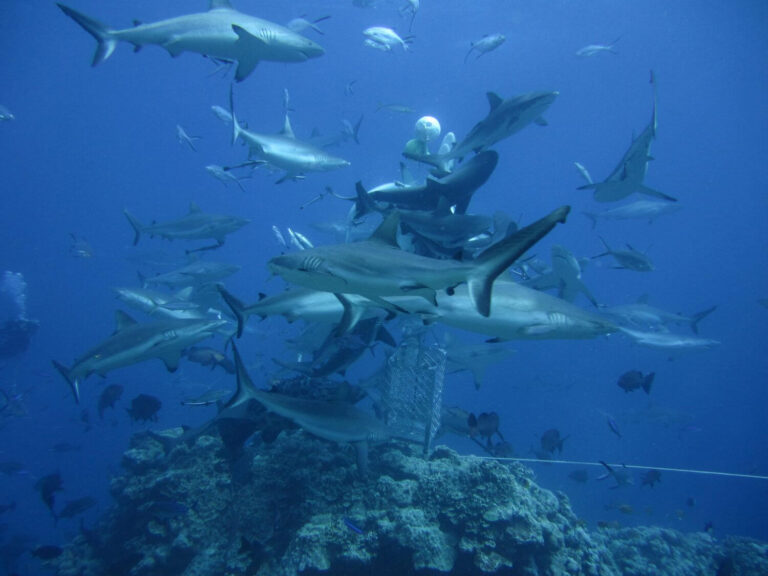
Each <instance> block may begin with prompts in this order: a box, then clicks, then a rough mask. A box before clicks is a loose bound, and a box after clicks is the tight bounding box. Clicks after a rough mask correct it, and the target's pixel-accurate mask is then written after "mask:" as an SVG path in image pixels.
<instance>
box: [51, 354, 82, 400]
mask: <svg viewBox="0 0 768 576" xmlns="http://www.w3.org/2000/svg"><path fill="white" fill-rule="evenodd" d="M52 363H53V367H54V368H56V370H58V371H59V374H61V375H62V376H63V377H64V380H66V381H67V384H69V388H70V389H71V390H72V395H73V396H74V397H75V402H77V403H78V404H80V382H79V381H78V379H77V378H73V377H72V371H71V370H70V369H69V368H67V367H66V366H64V364H60V363H58V362H56V360H52Z"/></svg>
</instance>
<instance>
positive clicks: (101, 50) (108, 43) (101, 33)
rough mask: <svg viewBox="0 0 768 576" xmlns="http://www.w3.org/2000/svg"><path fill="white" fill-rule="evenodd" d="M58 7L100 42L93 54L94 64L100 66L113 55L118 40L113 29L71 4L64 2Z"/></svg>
mask: <svg viewBox="0 0 768 576" xmlns="http://www.w3.org/2000/svg"><path fill="white" fill-rule="evenodd" d="M58 7H59V8H61V11H62V12H64V14H66V15H67V16H69V17H70V18H72V20H74V21H75V22H77V23H78V24H80V26H82V27H83V29H84V30H85V31H86V32H88V34H90V35H91V36H93V37H94V38H95V39H96V42H98V44H97V46H96V52H95V53H94V54H93V62H92V63H91V65H92V66H98V65H99V64H101V63H102V62H104V60H106V59H107V58H109V57H110V56H111V55H112V52H114V51H115V47H116V46H117V40H115V38H114V36H113V34H112V30H111V29H110V28H109V27H107V26H105V25H104V24H102V23H101V22H99V21H98V20H94V19H93V18H90V17H88V16H86V15H85V14H81V13H80V12H78V11H77V10H73V9H72V8H70V7H69V6H65V5H64V4H58Z"/></svg>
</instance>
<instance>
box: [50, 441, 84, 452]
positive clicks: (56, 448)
mask: <svg viewBox="0 0 768 576" xmlns="http://www.w3.org/2000/svg"><path fill="white" fill-rule="evenodd" d="M81 448H82V446H80V444H72V443H71V442H57V443H56V444H54V445H53V446H51V452H57V453H59V454H64V453H65V452H79V451H80V449H81Z"/></svg>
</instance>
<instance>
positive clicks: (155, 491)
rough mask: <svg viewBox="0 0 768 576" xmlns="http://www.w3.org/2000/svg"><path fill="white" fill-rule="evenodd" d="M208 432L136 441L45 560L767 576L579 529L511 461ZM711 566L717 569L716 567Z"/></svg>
mask: <svg viewBox="0 0 768 576" xmlns="http://www.w3.org/2000/svg"><path fill="white" fill-rule="evenodd" d="M228 454H229V452H228V451H227V450H226V448H225V446H224V445H223V443H222V442H221V440H220V439H219V438H218V437H217V436H206V435H200V436H197V437H196V438H194V439H193V440H191V441H188V442H187V441H180V440H178V439H174V438H173V437H172V435H171V436H169V435H166V436H159V435H155V434H142V435H137V436H135V437H134V438H133V440H132V445H131V447H130V449H129V450H128V451H127V452H126V453H125V455H124V458H123V465H124V468H125V470H126V473H125V474H124V475H123V476H121V477H118V478H115V479H114V480H113V482H112V493H113V496H114V498H115V501H116V503H115V506H114V507H113V508H112V510H111V511H110V512H109V513H108V514H107V515H106V516H105V517H104V518H103V519H102V520H101V522H100V523H99V526H98V527H97V528H96V529H93V530H89V531H83V533H81V534H80V535H79V536H77V537H76V538H75V540H74V541H73V542H72V543H71V544H70V545H69V546H67V547H66V548H65V550H64V553H63V554H62V555H61V556H60V557H58V558H56V559H54V560H52V561H51V562H50V565H51V566H52V567H54V568H55V569H56V571H57V573H58V574H59V575H60V576H75V575H81V576H91V575H93V576H96V575H100V576H103V575H115V576H117V575H131V576H155V575H160V574H162V575H166V576H168V575H175V574H178V575H184V576H197V575H200V576H202V575H210V574H221V575H232V576H235V575H237V576H240V575H251V574H252V575H257V576H267V575H269V576H294V575H298V574H302V575H309V574H320V573H330V574H334V575H352V574H362V573H365V574H371V575H374V574H402V575H409V574H438V573H445V574H461V575H474V574H478V575H479V574H509V575H521V576H523V575H524V576H534V575H542V576H543V575H553V576H554V575H564V574H569V575H584V576H588V575H594V576H597V575H601V576H612V575H616V576H618V575H620V574H621V575H630V576H631V575H637V576H641V575H650V574H660V573H664V574H669V575H676V574H686V575H696V574H702V575H703V574H716V573H717V574H720V573H723V574H766V573H768V556H766V548H767V546H766V545H765V544H762V543H757V542H752V541H747V540H743V539H730V540H727V541H725V542H724V543H717V542H715V541H714V540H713V539H712V538H711V537H710V536H709V535H708V534H703V533H701V534H689V535H684V534H681V533H679V532H675V531H672V530H664V529H660V528H656V527H648V528H633V529H623V530H602V531H598V532H589V531H588V530H587V529H586V527H585V526H584V524H583V523H582V522H580V521H579V519H578V518H577V517H576V516H575V515H574V514H573V512H572V511H571V508H570V506H569V503H568V500H567V498H566V497H565V495H563V494H555V493H552V492H550V491H547V490H544V489H542V488H540V487H539V486H537V485H536V483H535V482H534V481H533V477H532V475H531V473H530V472H529V471H528V470H527V469H526V468H524V467H522V466H520V465H507V464H500V463H498V462H495V461H492V460H485V459H481V458H476V457H471V456H460V455H458V454H456V453H455V452H453V451H451V450H449V449H447V448H444V447H439V448H438V449H437V450H435V452H434V453H433V454H432V456H431V458H430V459H429V460H424V459H423V458H421V457H420V455H419V453H418V451H417V450H416V449H415V448H413V447H411V446H409V445H407V444H402V443H397V442H390V443H387V444H384V445H380V446H377V447H375V448H374V449H373V450H372V452H371V473H370V474H369V475H368V477H367V479H361V478H360V476H359V474H358V472H357V468H356V465H355V454H354V450H352V449H351V448H350V449H347V448H345V447H343V446H337V445H334V444H330V443H328V442H324V441H322V440H318V439H316V438H314V437H312V436H310V435H308V434H306V433H304V432H302V431H300V430H293V431H283V432H282V433H281V434H279V435H278V436H277V438H276V439H275V441H274V442H272V443H271V444H261V445H259V446H258V447H254V446H252V447H249V448H248V449H247V450H246V451H245V452H244V454H243V456H242V457H241V458H239V459H238V460H237V461H236V462H231V461H229V460H228V459H227V455H228ZM718 570H730V571H723V572H718Z"/></svg>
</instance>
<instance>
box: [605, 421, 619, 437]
mask: <svg viewBox="0 0 768 576" xmlns="http://www.w3.org/2000/svg"><path fill="white" fill-rule="evenodd" d="M606 422H608V428H610V429H611V432H613V433H614V434H616V436H618V437H619V438H621V437H622V436H621V432H620V431H619V425H618V424H616V420H614V419H613V418H611V417H610V416H606Z"/></svg>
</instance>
